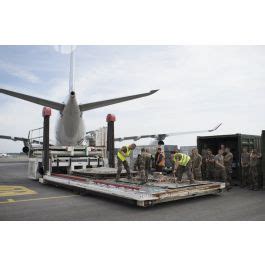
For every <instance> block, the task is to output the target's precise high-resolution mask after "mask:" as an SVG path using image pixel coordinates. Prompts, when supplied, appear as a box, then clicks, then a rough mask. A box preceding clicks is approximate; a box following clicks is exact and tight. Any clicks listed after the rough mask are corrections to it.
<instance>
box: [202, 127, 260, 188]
mask: <svg viewBox="0 0 265 265" xmlns="http://www.w3.org/2000/svg"><path fill="white" fill-rule="evenodd" d="M263 142H264V144H265V131H264V141H263ZM221 144H223V145H225V147H229V148H230V150H231V152H232V154H233V155H234V159H233V174H232V181H233V183H234V184H237V185H240V184H241V163H240V160H241V152H242V150H243V148H244V147H247V148H248V150H249V151H250V150H252V149H257V151H258V152H261V136H259V135H247V134H229V135H214V136H198V137H197V148H198V150H199V153H200V154H202V153H203V152H204V150H205V149H207V148H210V149H211V150H212V152H213V154H214V155H216V154H217V152H218V149H219V148H220V146H221ZM263 150H264V152H265V148H263ZM260 168H261V167H260ZM264 170H265V163H264ZM263 172H265V171H263ZM260 185H262V172H261V169H260Z"/></svg>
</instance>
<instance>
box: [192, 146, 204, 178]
mask: <svg viewBox="0 0 265 265" xmlns="http://www.w3.org/2000/svg"><path fill="white" fill-rule="evenodd" d="M191 159H192V173H193V177H194V179H196V180H202V171H201V165H202V157H201V155H200V154H199V152H198V149H197V148H193V149H192V155H191Z"/></svg>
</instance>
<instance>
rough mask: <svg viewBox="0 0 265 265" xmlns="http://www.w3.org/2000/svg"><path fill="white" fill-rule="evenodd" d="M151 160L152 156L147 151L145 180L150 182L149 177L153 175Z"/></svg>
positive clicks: (146, 150)
mask: <svg viewBox="0 0 265 265" xmlns="http://www.w3.org/2000/svg"><path fill="white" fill-rule="evenodd" d="M151 158H152V155H151V153H150V151H149V150H148V149H145V178H146V180H148V175H149V174H150V173H151Z"/></svg>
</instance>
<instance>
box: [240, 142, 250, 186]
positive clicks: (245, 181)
mask: <svg viewBox="0 0 265 265" xmlns="http://www.w3.org/2000/svg"><path fill="white" fill-rule="evenodd" d="M249 162H250V154H249V153H248V149H247V148H246V147H244V148H243V153H242V154H241V168H242V181H241V188H245V187H246V186H249V185H250V182H249Z"/></svg>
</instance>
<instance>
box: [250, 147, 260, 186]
mask: <svg viewBox="0 0 265 265" xmlns="http://www.w3.org/2000/svg"><path fill="white" fill-rule="evenodd" d="M260 157H261V156H260V154H258V152H257V150H256V149H253V150H252V152H251V153H250V160H249V175H250V189H251V190H255V191H256V190H258V188H259V187H258V186H259V183H258V176H259V173H258V163H259V158H260Z"/></svg>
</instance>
